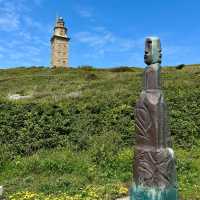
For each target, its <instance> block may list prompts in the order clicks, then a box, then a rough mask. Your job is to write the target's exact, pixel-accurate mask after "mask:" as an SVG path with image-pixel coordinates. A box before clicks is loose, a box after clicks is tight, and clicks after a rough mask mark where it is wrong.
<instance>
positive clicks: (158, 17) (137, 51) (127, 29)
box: [0, 0, 200, 68]
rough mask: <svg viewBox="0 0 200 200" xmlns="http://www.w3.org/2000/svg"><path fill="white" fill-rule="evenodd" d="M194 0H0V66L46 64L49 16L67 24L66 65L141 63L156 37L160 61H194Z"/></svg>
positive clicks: (197, 36)
mask: <svg viewBox="0 0 200 200" xmlns="http://www.w3.org/2000/svg"><path fill="white" fill-rule="evenodd" d="M199 10H200V1H199V0H190V1H189V0H123V1H122V0H0V67H1V68H7V67H15V66H31V65H44V66H48V65H49V64H50V37H51V34H52V30H53V26H54V24H55V18H56V16H57V15H59V16H62V17H63V18H64V19H65V21H66V25H67V27H68V29H69V31H68V35H69V37H71V41H70V66H74V67H76V66H79V65H93V66H96V67H115V66H120V65H129V66H141V67H142V66H145V64H144V61H143V54H144V53H143V52H144V38H145V37H146V36H158V37H160V38H161V43H162V48H163V65H177V64H182V63H185V64H189V63H200V12H199Z"/></svg>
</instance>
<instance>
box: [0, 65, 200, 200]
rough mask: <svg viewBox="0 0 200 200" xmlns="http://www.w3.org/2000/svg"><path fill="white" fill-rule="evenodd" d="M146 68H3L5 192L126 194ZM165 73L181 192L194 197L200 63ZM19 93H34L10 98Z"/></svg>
mask: <svg viewBox="0 0 200 200" xmlns="http://www.w3.org/2000/svg"><path fill="white" fill-rule="evenodd" d="M142 73H143V69H138V68H131V69H130V68H129V69H125V68H123V69H120V70H117V69H116V68H115V69H112V70H105V69H104V70H103V69H102V70H97V69H93V68H88V69H81V68H80V69H58V70H56V69H48V68H42V67H41V68H28V69H26V68H17V69H8V70H0V102H1V103H0V137H1V141H0V145H1V146H0V156H1V159H0V185H4V186H5V190H6V196H10V198H9V199H11V200H14V199H18V200H21V199H25V198H26V197H25V196H27V198H29V199H31V198H32V199H45V198H47V197H48V198H49V199H52V200H53V199H56V198H58V199H85V200H86V199H88V200H89V199H104V200H105V199H108V200H110V199H114V198H116V197H120V196H124V195H126V194H127V193H128V191H127V189H128V188H129V187H130V185H131V182H132V164H133V163H132V156H133V146H134V134H135V124H134V107H135V103H136V101H137V99H138V98H139V94H140V92H141V90H142ZM161 77H162V85H163V92H164V95H165V99H166V102H167V104H168V107H169V116H170V127H171V134H172V139H173V144H174V148H175V153H176V157H177V173H178V182H179V191H180V195H181V198H182V199H183V200H185V199H187V200H188V199H191V200H197V199H200V184H199V183H200V167H199V166H200V150H199V149H200V137H199V133H200V120H199V119H200V92H199V91H200V82H199V78H200V66H198V65H194V66H185V67H184V68H183V69H181V70H178V69H175V68H172V67H166V68H163V69H162V73H161ZM14 94H19V95H22V96H26V95H29V96H30V98H26V99H20V100H10V99H9V96H10V95H14ZM26 192H29V193H26ZM11 196H12V197H11Z"/></svg>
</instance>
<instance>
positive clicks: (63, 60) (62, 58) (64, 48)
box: [51, 17, 70, 67]
mask: <svg viewBox="0 0 200 200" xmlns="http://www.w3.org/2000/svg"><path fill="white" fill-rule="evenodd" d="M69 40H70V38H69V37H67V28H66V27H65V23H64V20H63V19H62V18H61V17H60V18H58V19H57V21H56V25H55V27H54V34H53V36H52V38H51V49H52V58H51V65H52V67H68V43H69Z"/></svg>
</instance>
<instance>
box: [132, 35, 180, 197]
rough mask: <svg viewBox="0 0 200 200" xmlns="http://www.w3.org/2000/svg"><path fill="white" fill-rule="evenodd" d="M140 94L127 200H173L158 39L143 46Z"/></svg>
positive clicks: (172, 164) (174, 192)
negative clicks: (129, 190) (132, 173)
mask: <svg viewBox="0 0 200 200" xmlns="http://www.w3.org/2000/svg"><path fill="white" fill-rule="evenodd" d="M144 59H145V63H146V64H147V65H148V66H147V68H146V70H145V73H144V90H143V91H142V93H141V95H140V100H139V101H138V102H137V104H136V119H135V121H136V146H135V154H134V155H135V157H134V182H135V185H134V186H133V189H132V193H131V194H132V195H131V200H150V199H151V200H161V199H162V200H176V199H177V198H178V197H177V188H176V170H175V159H174V153H173V150H172V147H171V137H170V131H169V127H168V120H167V106H166V104H165V101H164V97H163V94H162V91H161V85H160V63H161V45H160V40H159V38H154V37H150V38H147V39H146V42H145V56H144Z"/></svg>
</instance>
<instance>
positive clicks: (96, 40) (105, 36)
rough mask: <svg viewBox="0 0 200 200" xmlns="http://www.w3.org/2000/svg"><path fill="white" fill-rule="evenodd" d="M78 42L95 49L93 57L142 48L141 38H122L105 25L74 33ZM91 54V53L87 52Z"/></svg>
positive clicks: (92, 49)
mask: <svg viewBox="0 0 200 200" xmlns="http://www.w3.org/2000/svg"><path fill="white" fill-rule="evenodd" d="M74 39H75V40H76V42H78V43H83V44H84V45H87V47H89V48H90V50H91V51H93V52H94V51H95V57H97V56H104V55H105V54H106V53H111V54H112V53H115V54H118V53H129V52H135V51H136V50H138V49H139V48H143V43H144V42H143V39H132V38H122V37H119V36H117V35H116V34H114V33H112V32H110V31H108V30H107V29H106V28H105V27H95V28H92V31H90V32H89V31H83V32H78V33H76V34H75V35H74ZM88 55H91V54H88V53H87V55H86V56H88Z"/></svg>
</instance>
